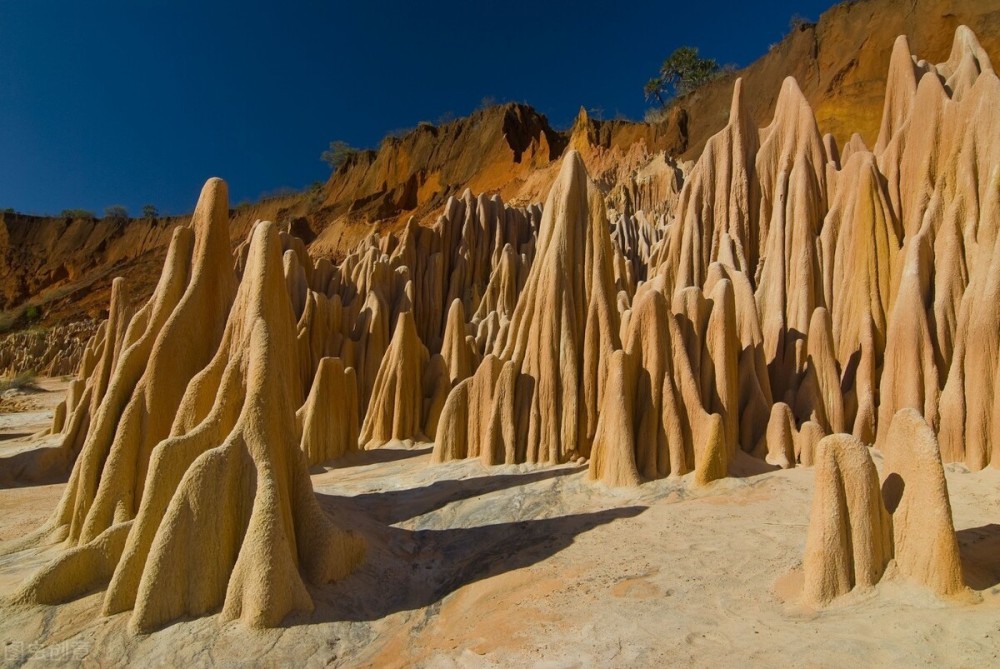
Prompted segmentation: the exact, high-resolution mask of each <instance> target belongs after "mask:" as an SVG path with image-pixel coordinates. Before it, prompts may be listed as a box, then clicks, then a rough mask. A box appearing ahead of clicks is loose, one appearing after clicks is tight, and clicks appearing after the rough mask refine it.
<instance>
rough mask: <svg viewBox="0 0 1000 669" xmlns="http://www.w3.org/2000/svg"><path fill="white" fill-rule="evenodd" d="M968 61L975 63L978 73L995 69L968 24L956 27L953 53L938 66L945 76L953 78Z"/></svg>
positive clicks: (952, 44)
mask: <svg viewBox="0 0 1000 669" xmlns="http://www.w3.org/2000/svg"><path fill="white" fill-rule="evenodd" d="M966 62H968V63H970V64H973V65H974V66H975V69H976V72H977V73H978V72H992V71H993V63H992V62H991V61H990V57H989V54H987V53H986V50H985V49H983V47H982V45H981V44H980V43H979V39H978V38H977V37H976V33H974V32H972V30H971V29H970V28H969V27H968V26H959V27H958V28H956V29H955V39H954V40H953V41H952V43H951V54H950V55H949V56H948V60H946V61H945V62H943V63H941V64H939V65H938V66H937V67H938V71H939V72H941V74H943V75H944V76H945V78H951V76H952V75H954V74H955V73H956V72H957V71H959V70H960V69H962V67H963V66H964V63H966Z"/></svg>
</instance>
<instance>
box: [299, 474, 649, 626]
mask: <svg viewBox="0 0 1000 669" xmlns="http://www.w3.org/2000/svg"><path fill="white" fill-rule="evenodd" d="M577 471H579V469H570V468H561V469H549V470H542V471H537V472H529V473H526V474H499V475H491V476H482V477H477V478H472V479H465V480H446V481H437V482H435V483H432V484H431V485H428V486H424V487H421V488H412V489H408V490H399V491H389V492H380V493H367V494H364V495H358V496H355V497H338V496H333V495H326V494H319V495H318V496H319V498H320V502H321V503H322V504H323V506H324V508H325V509H326V510H327V511H328V512H329V513H331V515H332V516H333V517H334V518H338V519H341V521H342V522H344V524H345V525H347V526H352V525H354V526H356V527H360V528H361V533H362V534H364V535H365V537H366V538H367V540H368V551H367V555H366V557H365V562H364V564H363V565H362V566H361V567H360V568H359V569H358V571H356V572H355V573H354V574H352V575H351V576H349V577H348V578H346V579H344V580H343V581H341V582H340V583H336V584H332V585H329V586H326V587H322V588H314V589H313V598H314V600H315V603H316V610H315V612H314V613H313V614H312V615H310V616H298V615H292V616H289V617H288V619H286V621H285V625H287V626H291V625H300V624H310V623H318V622H328V621H373V620H378V619H380V618H383V617H385V616H387V615H390V614H392V613H396V612H399V611H409V610H415V609H421V608H424V607H427V606H431V605H433V604H435V603H437V602H440V601H441V600H442V599H444V598H445V597H447V596H448V595H449V594H451V593H453V592H455V591H456V590H458V589H459V588H461V587H463V586H465V585H468V584H470V583H474V582H476V581H479V580H482V579H486V578H490V577H492V576H496V575H498V574H503V573H506V572H510V571H514V570H517V569H521V568H524V567H528V566H530V565H533V564H536V563H538V562H541V561H542V560H545V559H547V558H549V557H551V556H553V555H555V554H556V553H558V552H560V551H561V550H563V549H565V548H566V547H567V546H569V545H570V544H572V543H573V541H574V539H575V538H576V537H577V536H578V535H580V534H583V533H584V532H588V531H590V530H592V529H594V528H595V527H598V526H600V525H605V524H607V523H611V522H613V521H615V520H619V519H624V518H632V517H635V516H637V515H639V514H640V513H642V512H643V511H644V510H645V509H646V507H645V506H629V507H621V508H614V509H607V510H603V511H596V512H592V513H579V514H572V515H566V516H560V517H556V518H540V519H532V520H522V521H515V522H505V523H496V524H490V525H481V526H478V527H455V528H448V529H429V530H416V531H414V530H408V529H403V528H397V527H391V526H390V525H389V523H396V522H401V521H402V520H406V519H408V518H414V517H417V516H420V515H422V514H425V513H428V512H430V511H434V510H438V509H443V508H444V507H445V506H447V505H448V504H450V503H452V502H456V501H459V500H463V499H470V498H473V497H476V496H479V495H485V494H488V493H491V492H497V491H499V490H503V489H507V488H513V487H517V486H523V485H527V484H529V483H533V482H536V481H542V480H546V479H552V478H555V477H558V476H565V475H567V474H573V473H575V472H577ZM525 495H526V497H529V498H530V496H531V491H525ZM365 517H367V518H368V519H369V522H358V523H356V522H355V520H360V519H362V518H365ZM471 520H472V522H475V520H476V519H475V518H472V519H471ZM466 521H467V522H468V521H470V518H466ZM382 523H386V524H382Z"/></svg>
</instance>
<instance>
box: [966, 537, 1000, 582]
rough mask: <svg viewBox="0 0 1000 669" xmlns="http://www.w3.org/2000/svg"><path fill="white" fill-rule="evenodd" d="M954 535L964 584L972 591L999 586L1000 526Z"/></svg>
mask: <svg viewBox="0 0 1000 669" xmlns="http://www.w3.org/2000/svg"><path fill="white" fill-rule="evenodd" d="M955 534H956V536H957V537H958V552H959V554H960V555H961V558H962V573H963V575H964V576H965V582H966V584H967V585H968V586H969V587H970V588H972V589H973V590H985V589H987V588H992V587H993V586H995V585H998V584H1000V525H998V524H996V523H990V524H989V525H983V526H982V527H970V528H968V529H965V530H959V531H958V532H956V533H955Z"/></svg>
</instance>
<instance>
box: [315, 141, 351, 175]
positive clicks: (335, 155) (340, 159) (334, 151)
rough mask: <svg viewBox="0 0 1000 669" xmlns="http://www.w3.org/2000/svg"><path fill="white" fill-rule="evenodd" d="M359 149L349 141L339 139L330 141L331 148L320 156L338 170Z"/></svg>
mask: <svg viewBox="0 0 1000 669" xmlns="http://www.w3.org/2000/svg"><path fill="white" fill-rule="evenodd" d="M357 152H358V150H357V149H355V148H354V147H353V146H351V145H350V144H348V143H347V142H342V141H340V140H339V139H338V140H334V141H332V142H330V148H328V149H327V150H326V151H324V152H323V153H322V154H320V158H321V159H322V160H323V161H324V162H326V164H327V165H329V166H330V168H331V169H333V170H334V171H336V170H337V169H338V168H339V167H340V166H341V165H343V164H344V163H346V162H347V160H348V158H350V157H351V156H353V155H354V154H355V153H357Z"/></svg>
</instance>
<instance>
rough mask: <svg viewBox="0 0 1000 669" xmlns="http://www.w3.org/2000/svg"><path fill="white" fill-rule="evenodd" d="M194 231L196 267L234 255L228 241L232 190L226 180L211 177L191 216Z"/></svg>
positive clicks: (203, 188)
mask: <svg viewBox="0 0 1000 669" xmlns="http://www.w3.org/2000/svg"><path fill="white" fill-rule="evenodd" d="M191 228H192V229H193V230H194V232H195V239H196V241H195V250H194V258H195V265H196V266H197V265H199V264H203V263H205V262H213V261H218V260H219V259H220V256H223V253H224V254H225V256H231V255H232V252H231V250H230V241H229V188H228V187H227V186H226V182H225V181H223V180H222V179H219V178H218V177H212V178H211V179H209V180H208V181H206V182H205V185H204V186H203V187H202V189H201V195H200V196H199V197H198V204H197V206H195V208H194V214H192V216H191ZM206 256H209V257H206ZM223 257H224V256H223ZM195 271H197V270H195Z"/></svg>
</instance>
